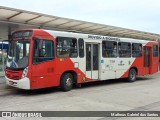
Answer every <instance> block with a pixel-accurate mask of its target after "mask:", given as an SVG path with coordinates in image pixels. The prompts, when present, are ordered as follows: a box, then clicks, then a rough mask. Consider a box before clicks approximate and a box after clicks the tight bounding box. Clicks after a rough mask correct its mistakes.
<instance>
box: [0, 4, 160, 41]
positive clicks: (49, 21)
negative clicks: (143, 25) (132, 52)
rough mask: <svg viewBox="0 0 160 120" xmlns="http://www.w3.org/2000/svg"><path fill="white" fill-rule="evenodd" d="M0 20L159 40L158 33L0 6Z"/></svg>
mask: <svg viewBox="0 0 160 120" xmlns="http://www.w3.org/2000/svg"><path fill="white" fill-rule="evenodd" d="M0 22H2V23H10V24H19V25H27V26H34V27H40V28H44V29H54V30H62V31H72V32H81V33H87V34H97V35H108V36H114V37H128V38H135V39H145V40H160V35H159V34H155V33H148V32H143V31H138V30H132V29H126V28H121V27H115V26H110V25H104V24H98V23H92V22H86V21H80V20H74V19H68V18H62V17H57V16H50V15H45V14H40V13H35V12H29V11H24V10H19V9H13V8H7V7H2V6H0Z"/></svg>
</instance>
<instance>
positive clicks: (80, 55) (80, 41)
mask: <svg viewBox="0 0 160 120" xmlns="http://www.w3.org/2000/svg"><path fill="white" fill-rule="evenodd" d="M78 46H79V57H80V58H83V57H84V40H83V39H81V38H80V39H79V40H78Z"/></svg>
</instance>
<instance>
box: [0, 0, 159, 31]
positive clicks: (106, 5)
mask: <svg viewBox="0 0 160 120" xmlns="http://www.w3.org/2000/svg"><path fill="white" fill-rule="evenodd" d="M0 6H5V7H11V8H17V9H23V10H28V11H33V12H38V13H43V14H48V15H53V16H59V17H65V18H71V19H77V20H83V21H88V22H94V23H100V24H106V25H112V26H117V27H123V28H129V29H135V30H141V31H146V32H152V33H158V34H160V0H0Z"/></svg>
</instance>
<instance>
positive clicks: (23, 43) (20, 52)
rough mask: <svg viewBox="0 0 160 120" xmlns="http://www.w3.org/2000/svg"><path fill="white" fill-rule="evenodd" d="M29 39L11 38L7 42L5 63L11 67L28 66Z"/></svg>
mask: <svg viewBox="0 0 160 120" xmlns="http://www.w3.org/2000/svg"><path fill="white" fill-rule="evenodd" d="M29 46H30V41H29V40H17V41H15V40H12V41H11V42H9V49H8V56H7V65H6V67H8V68H11V69H19V68H25V67H27V66H28V56H29Z"/></svg>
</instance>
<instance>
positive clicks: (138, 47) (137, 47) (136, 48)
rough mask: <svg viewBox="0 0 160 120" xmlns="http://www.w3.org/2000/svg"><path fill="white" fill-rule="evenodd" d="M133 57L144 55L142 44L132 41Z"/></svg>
mask: <svg viewBox="0 0 160 120" xmlns="http://www.w3.org/2000/svg"><path fill="white" fill-rule="evenodd" d="M132 57H142V44H139V43H132Z"/></svg>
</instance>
